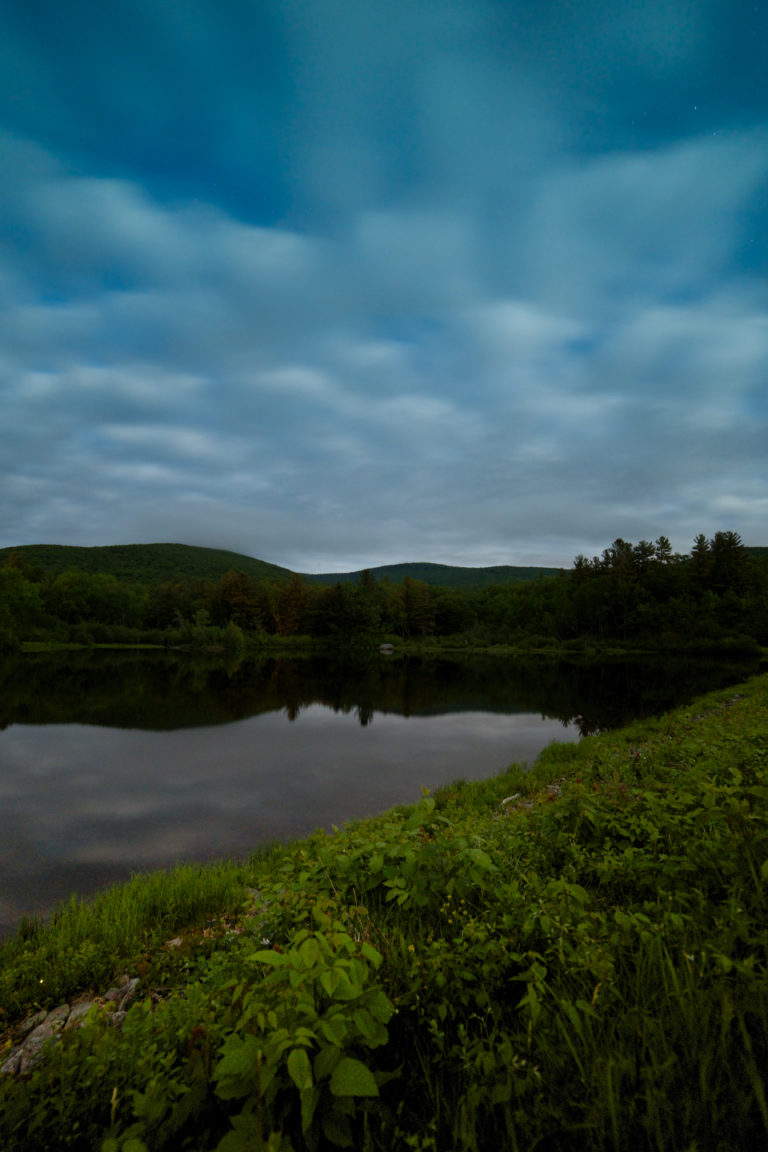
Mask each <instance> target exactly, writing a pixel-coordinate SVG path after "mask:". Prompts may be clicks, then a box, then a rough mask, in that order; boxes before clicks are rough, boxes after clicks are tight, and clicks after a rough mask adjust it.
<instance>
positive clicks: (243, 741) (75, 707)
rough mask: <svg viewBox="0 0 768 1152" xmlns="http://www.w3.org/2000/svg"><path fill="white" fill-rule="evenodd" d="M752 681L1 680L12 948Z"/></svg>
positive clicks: (106, 671)
mask: <svg viewBox="0 0 768 1152" xmlns="http://www.w3.org/2000/svg"><path fill="white" fill-rule="evenodd" d="M750 671H751V669H750V668H745V667H744V666H741V667H737V668H733V667H728V668H726V667H723V666H722V665H718V666H714V667H709V668H708V667H706V666H703V665H702V664H701V663H698V664H696V666H695V667H690V666H685V665H683V664H681V663H676V664H674V665H670V664H669V663H667V664H654V665H649V664H647V663H639V662H634V663H631V662H624V663H618V662H613V663H611V664H609V665H606V664H592V665H578V664H566V663H562V662H554V661H552V662H546V661H539V662H537V663H528V664H523V663H519V662H511V661H509V660H502V659H501V658H493V659H491V658H485V659H472V660H469V659H462V660H459V659H456V660H449V659H441V660H427V659H407V660H403V659H394V660H393V659H387V658H384V657H381V658H377V659H374V660H369V661H367V662H361V663H357V664H351V663H349V662H339V661H333V660H329V659H327V658H326V659H321V658H304V659H300V658H291V659H282V658H281V659H275V658H267V659H261V660H252V659H249V660H245V661H241V662H239V663H238V662H234V663H230V664H229V665H227V664H224V663H221V662H217V661H215V660H209V661H207V662H206V661H205V660H201V659H197V660H193V659H191V658H185V657H181V656H169V655H166V654H161V653H158V654H151V653H144V652H141V653H127V652H126V653H123V652H120V653H83V654H81V653H74V654H58V655H56V656H53V655H50V656H48V655H46V656H42V655H41V656H32V655H28V656H25V657H22V658H16V659H14V660H10V659H7V660H5V661H4V662H3V663H0V934H3V933H7V932H8V931H9V930H10V929H11V928H12V927H13V925H14V924H16V923H18V921H19V919H20V918H21V917H22V916H23V915H39V914H45V913H46V912H48V911H50V909H51V908H52V906H54V905H55V904H56V903H57V902H58V901H60V900H62V899H66V898H67V897H68V896H69V895H70V894H71V893H72V892H77V893H78V894H80V895H89V894H91V893H92V892H94V891H95V890H96V889H98V888H100V887H103V886H104V885H105V884H108V883H112V882H115V881H119V880H123V879H126V878H127V877H128V876H129V875H130V874H131V873H132V872H136V871H144V870H148V869H153V868H160V867H165V866H168V865H170V864H173V863H174V862H177V861H189V860H206V859H215V858H217V857H224V856H227V857H232V856H234V857H245V856H247V855H248V853H249V852H250V851H251V850H252V849H253V848H255V847H256V846H258V845H261V844H264V843H266V842H268V841H270V840H275V839H285V838H289V837H294V836H301V835H304V834H306V833H308V832H310V831H312V830H314V829H315V828H318V827H325V828H330V827H331V826H332V825H334V824H337V825H338V824H341V823H343V822H344V821H345V820H349V819H353V818H357V817H362V816H366V815H369V814H372V813H376V812H380V811H382V810H383V809H385V808H387V807H389V806H391V805H392V804H397V803H410V802H413V801H415V800H417V799H418V798H419V796H420V794H421V788H422V787H427V788H430V789H433V788H436V787H438V786H440V785H441V784H446V783H448V782H450V781H451V780H453V779H456V778H457V777H464V778H465V779H479V778H482V777H485V776H489V775H492V774H494V773H496V772H499V771H501V770H503V769H504V768H505V767H506V766H507V765H508V764H510V763H512V762H521V761H526V762H531V761H532V760H533V759H534V758H535V757H536V755H537V753H538V752H539V751H540V750H541V749H542V748H543V747H545V746H546V745H547V744H549V743H550V742H551V741H552V740H554V739H557V740H577V739H578V738H579V736H580V735H581V734H583V733H585V732H589V731H593V730H596V729H599V728H603V727H610V726H612V725H615V724H619V723H622V722H624V721H626V720H628V719H630V718H631V717H633V716H635V715H641V714H649V713H653V712H659V711H662V710H663V709H664V708H666V707H669V706H671V705H672V704H674V703H676V702H677V701H678V700H680V699H683V698H685V697H686V696H688V697H690V696H692V695H695V694H696V693H697V692H701V691H705V690H707V689H708V688H713V687H716V686H718V685H719V684H722V683H727V682H734V681H735V680H738V679H742V678H743V677H744V676H746V675H748V674H749V672H750Z"/></svg>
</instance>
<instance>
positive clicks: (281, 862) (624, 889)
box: [0, 676, 768, 1152]
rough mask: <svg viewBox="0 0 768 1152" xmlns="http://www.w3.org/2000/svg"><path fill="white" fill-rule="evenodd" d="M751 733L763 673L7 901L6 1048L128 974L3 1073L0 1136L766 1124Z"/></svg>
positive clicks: (261, 1143)
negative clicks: (385, 806) (18, 919)
mask: <svg viewBox="0 0 768 1152" xmlns="http://www.w3.org/2000/svg"><path fill="white" fill-rule="evenodd" d="M767 746H768V676H760V677H755V678H754V679H752V680H750V681H749V682H748V683H746V684H744V685H742V686H740V687H737V688H729V689H727V690H724V691H720V692H717V693H714V694H712V695H710V696H707V697H704V698H701V699H699V700H697V701H696V702H695V703H694V704H693V705H690V706H688V707H686V708H682V709H679V710H676V711H675V712H673V713H670V714H669V715H667V716H665V717H662V718H661V719H658V720H654V721H644V722H642V723H637V724H636V725H633V726H631V727H628V728H625V729H622V730H621V731H618V732H613V733H609V734H605V735H602V736H599V737H590V738H588V739H586V740H583V741H582V742H581V743H580V744H578V745H571V744H563V745H553V746H552V747H551V748H549V749H547V750H546V751H545V752H544V753H543V754H542V756H541V757H540V759H539V761H538V762H537V764H536V766H535V767H534V769H533V770H532V771H531V772H528V773H526V772H524V771H522V770H520V769H517V768H512V769H510V770H509V771H508V772H507V773H505V774H503V775H501V776H498V777H495V778H493V779H490V780H487V781H484V782H480V783H472V784H462V783H456V784H454V785H452V786H450V787H447V788H444V789H442V790H441V791H440V792H438V793H437V794H436V795H435V796H434V797H425V798H424V799H423V800H422V802H421V804H419V805H418V806H416V807H414V808H412V809H395V810H392V811H390V812H388V813H385V814H384V815H382V816H380V817H378V818H376V819H372V820H368V821H364V822H359V823H356V824H354V825H350V826H349V827H347V828H345V829H344V830H343V831H341V832H339V833H337V834H336V835H333V836H325V835H321V834H317V835H315V836H313V837H311V838H309V839H307V840H304V841H301V842H298V843H295V844H290V845H286V846H283V847H278V848H275V849H274V850H272V851H271V852H268V853H265V854H264V855H263V856H261V857H259V858H254V859H253V860H251V861H249V862H248V863H246V864H232V865H221V866H217V867H212V868H187V869H182V870H177V871H176V872H175V873H172V874H171V875H169V876H151V877H145V878H137V879H135V880H134V881H133V882H132V883H131V884H130V885H128V886H126V887H124V888H121V889H115V890H113V891H111V892H108V893H106V894H105V895H104V896H103V897H102V898H101V899H100V900H99V901H97V902H96V903H95V904H94V905H93V906H91V907H86V906H84V905H81V904H79V903H76V902H75V903H72V904H71V905H69V906H67V907H65V908H64V909H62V910H61V912H60V913H59V915H58V917H57V918H56V919H55V921H54V922H53V923H52V924H51V925H50V926H48V927H46V928H39V927H36V926H35V925H26V926H25V927H24V929H23V931H22V932H21V933H20V935H19V937H18V938H17V939H15V940H13V941H11V942H9V943H8V944H6V945H5V946H4V947H3V949H2V953H1V954H0V960H1V961H2V968H1V969H0V1008H2V1010H3V1012H4V1014H5V1015H4V1022H5V1025H6V1036H5V1040H6V1045H7V1046H8V1047H10V1045H12V1043H13V1042H14V1040H15V1038H16V1021H17V1020H18V1019H20V1018H21V1017H23V1016H25V1015H27V1014H28V1013H29V1012H31V1011H32V1010H34V1009H35V1008H37V1007H39V1006H53V1005H54V1004H57V1003H59V1002H60V1001H61V1000H63V999H65V998H66V999H71V998H72V997H73V996H75V995H76V994H77V993H78V992H80V991H84V990H87V989H90V990H91V991H94V992H98V991H100V990H102V991H103V990H104V988H105V987H106V986H107V985H108V984H109V982H110V981H111V980H113V979H114V978H115V976H116V975H117V973H120V972H125V973H129V974H131V975H133V974H135V975H138V976H140V978H141V980H142V984H141V988H142V990H143V993H144V995H143V997H140V998H139V1000H138V1001H137V1002H136V1003H135V1004H134V1006H133V1007H131V1008H130V1010H129V1011H128V1014H127V1016H126V1017H125V1021H124V1023H123V1026H122V1029H117V1028H114V1027H112V1026H111V1025H110V1022H109V1021H110V1015H109V1010H108V1006H104V1007H96V1008H94V1009H92V1011H91V1017H90V1020H89V1023H88V1024H87V1025H86V1026H85V1027H83V1028H80V1029H78V1030H76V1031H75V1030H73V1031H72V1032H67V1033H65V1034H64V1037H63V1039H62V1040H61V1042H60V1043H58V1044H57V1045H56V1046H55V1047H53V1048H52V1049H51V1051H50V1053H49V1054H48V1056H47V1058H46V1059H45V1060H44V1061H43V1062H41V1064H40V1065H38V1066H37V1068H36V1069H35V1070H34V1071H33V1072H31V1073H30V1074H29V1076H28V1077H26V1078H24V1079H22V1080H19V1079H6V1080H5V1081H4V1082H3V1083H2V1085H0V1146H1V1147H3V1148H4V1149H8V1150H9V1152H11V1150H14V1152H15V1150H19V1152H20V1150H25V1152H26V1150H27V1149H29V1150H32V1149H35V1150H38V1149H47V1148H60V1147H61V1148H82V1149H91V1148H96V1149H102V1150H103V1152H142V1150H143V1149H148V1150H150V1152H160V1150H168V1152H170V1150H174V1152H176V1150H177V1149H194V1150H196V1152H203V1150H205V1149H220V1150H221V1152H245V1150H246V1149H248V1150H254V1152H255V1150H260V1149H270V1150H271V1152H278V1150H282V1152H285V1150H287V1149H294V1150H296V1152H298V1150H299V1149H304V1148H309V1149H318V1150H321V1149H324V1148H332V1147H354V1148H356V1149H369V1150H371V1152H372V1150H378V1149H381V1150H384V1149H386V1150H388V1152H389V1150H392V1149H421V1150H424V1152H426V1150H435V1152H443V1150H448V1149H450V1150H454V1149H456V1150H467V1152H469V1150H475V1149H476V1150H483V1149H497V1148H501V1149H521V1150H522V1149H526V1150H527V1149H533V1148H536V1149H542V1150H563V1152H565V1150H566V1149H567V1150H571V1149H606V1150H607V1149H627V1152H630V1150H631V1152H636V1150H637V1149H648V1150H651V1149H653V1150H654V1152H659V1150H665V1149H667V1150H670V1152H671V1150H674V1152H680V1150H688V1152H694V1150H697V1152H698V1150H703V1149H712V1150H715V1149H718V1150H727V1149H744V1148H751V1147H762V1146H764V1145H765V1142H766V1138H767V1137H768V1101H767V1100H766V1073H765V1069H766V1068H767V1067H768V972H767V970H766V960H767V959H768V915H767V912H768V908H767V907H766V903H767V901H766V894H765V882H766V879H768V804H767V801H768V764H767V763H766V757H767V752H766V749H767ZM171 938H173V939H174V942H173V944H171V943H169V941H170V940H171Z"/></svg>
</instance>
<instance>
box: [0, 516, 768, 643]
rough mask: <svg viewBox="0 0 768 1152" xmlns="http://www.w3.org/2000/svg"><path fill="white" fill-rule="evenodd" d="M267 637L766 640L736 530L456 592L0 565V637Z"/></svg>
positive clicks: (766, 584) (766, 588)
mask: <svg viewBox="0 0 768 1152" xmlns="http://www.w3.org/2000/svg"><path fill="white" fill-rule="evenodd" d="M270 637H280V638H288V637H296V638H300V637H309V638H311V639H312V640H315V641H321V642H323V643H324V644H326V645H331V646H335V645H343V646H350V645H352V646H354V645H358V644H360V645H370V644H373V643H375V642H378V641H380V640H381V639H384V638H387V637H392V638H400V639H402V640H420V639H422V638H425V637H436V638H444V639H445V640H449V641H450V642H452V643H457V644H464V645H493V644H508V645H514V646H518V647H524V648H525V647H528V648H536V647H552V646H559V647H564V648H566V649H572V650H574V651H578V650H580V649H582V648H589V647H592V646H600V645H606V644H618V645H622V646H627V647H644V648H648V647H651V648H656V649H658V648H661V649H670V650H673V649H675V648H679V647H681V646H689V645H691V644H694V645H703V646H706V645H708V644H714V645H717V644H721V643H722V642H723V641H726V640H730V641H731V642H732V643H733V642H739V643H742V644H744V645H747V646H748V645H749V644H750V643H751V644H752V645H753V646H754V645H756V644H761V645H766V644H768V565H767V564H766V563H765V561H764V559H763V558H762V556H759V555H753V554H752V553H751V552H750V550H749V549H747V548H746V547H745V546H744V544H743V543H742V541H741V539H740V537H739V536H738V534H737V533H735V532H717V533H716V534H715V535H714V536H713V537H712V539H707V538H706V537H705V536H703V535H700V536H697V537H696V539H695V541H694V543H693V547H692V549H691V552H690V554H679V553H674V552H673V551H672V548H671V546H670V543H669V541H668V540H667V538H666V537H664V536H660V537H659V538H658V540H656V541H655V542H654V543H651V542H649V541H646V540H641V541H640V542H639V543H638V544H631V543H628V542H627V541H625V540H622V539H617V540H615V541H614V542H613V544H612V545H611V546H610V547H609V548H606V549H605V550H604V552H603V553H602V555H601V556H595V557H593V558H592V559H591V560H588V559H587V558H586V557H584V556H577V557H576V560H575V561H574V564H573V567H572V568H571V569H570V570H569V571H563V572H561V573H560V574H559V575H557V576H554V577H543V578H540V579H538V580H533V581H528V582H521V583H516V584H505V585H499V586H497V587H490V588H481V589H474V590H472V589H468V590H461V591H459V590H455V589H441V588H435V587H433V586H430V585H428V584H426V583H424V582H422V581H420V580H414V579H411V578H410V577H408V576H406V577H405V579H404V580H403V581H402V582H401V583H393V582H390V581H389V580H387V579H383V580H379V581H377V580H375V579H374V577H373V575H372V574H371V573H370V572H368V571H364V572H363V573H362V574H361V576H360V578H359V580H358V582H357V583H356V584H350V583H341V582H339V583H337V584H335V585H332V586H331V587H321V586H318V585H315V584H310V583H307V582H304V581H302V579H301V577H300V576H297V575H294V576H292V577H291V579H290V580H289V581H287V582H286V581H275V580H270V579H267V578H263V577H262V578H258V577H256V576H254V575H252V574H248V573H245V572H235V571H230V572H226V573H224V574H223V575H221V576H219V577H218V578H216V579H210V580H203V579H196V580H171V581H164V582H162V583H155V584H143V583H138V582H133V581H128V580H123V579H119V578H118V577H116V576H114V575H106V574H103V573H93V572H83V571H80V570H78V569H70V570H68V571H65V572H58V573H55V572H50V571H46V570H42V569H36V568H34V566H32V565H31V564H30V563H29V561H28V559H27V558H26V557H25V556H24V554H23V553H21V552H19V553H12V554H11V555H10V556H8V557H7V559H6V561H5V563H4V565H3V566H2V568H0V646H2V647H6V648H13V647H15V646H17V645H18V644H19V643H20V642H21V641H23V640H46V641H58V642H70V643H71V642H78V643H83V644H93V643H106V644H109V643H135V642H139V641H145V642H146V641H154V642H157V643H163V644H166V645H189V646H195V645H198V646H199V645H202V646H205V645H217V646H224V647H225V648H238V647H242V646H244V645H245V644H247V643H254V642H258V641H259V640H262V641H267V640H269V638H270Z"/></svg>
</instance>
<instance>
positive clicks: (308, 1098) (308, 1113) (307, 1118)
mask: <svg viewBox="0 0 768 1152" xmlns="http://www.w3.org/2000/svg"><path fill="white" fill-rule="evenodd" d="M319 1100H320V1089H319V1088H305V1090H304V1091H303V1092H302V1093H301V1130H302V1132H303V1133H304V1135H305V1136H306V1134H307V1132H308V1131H309V1128H310V1125H311V1123H312V1120H313V1118H314V1115H315V1109H316V1108H317V1105H318V1101H319Z"/></svg>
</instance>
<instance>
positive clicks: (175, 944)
mask: <svg viewBox="0 0 768 1152" xmlns="http://www.w3.org/2000/svg"><path fill="white" fill-rule="evenodd" d="M183 943H184V941H183V940H182V938H181V936H174V938H173V940H166V942H165V946H166V948H181V946H182V944H183Z"/></svg>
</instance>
